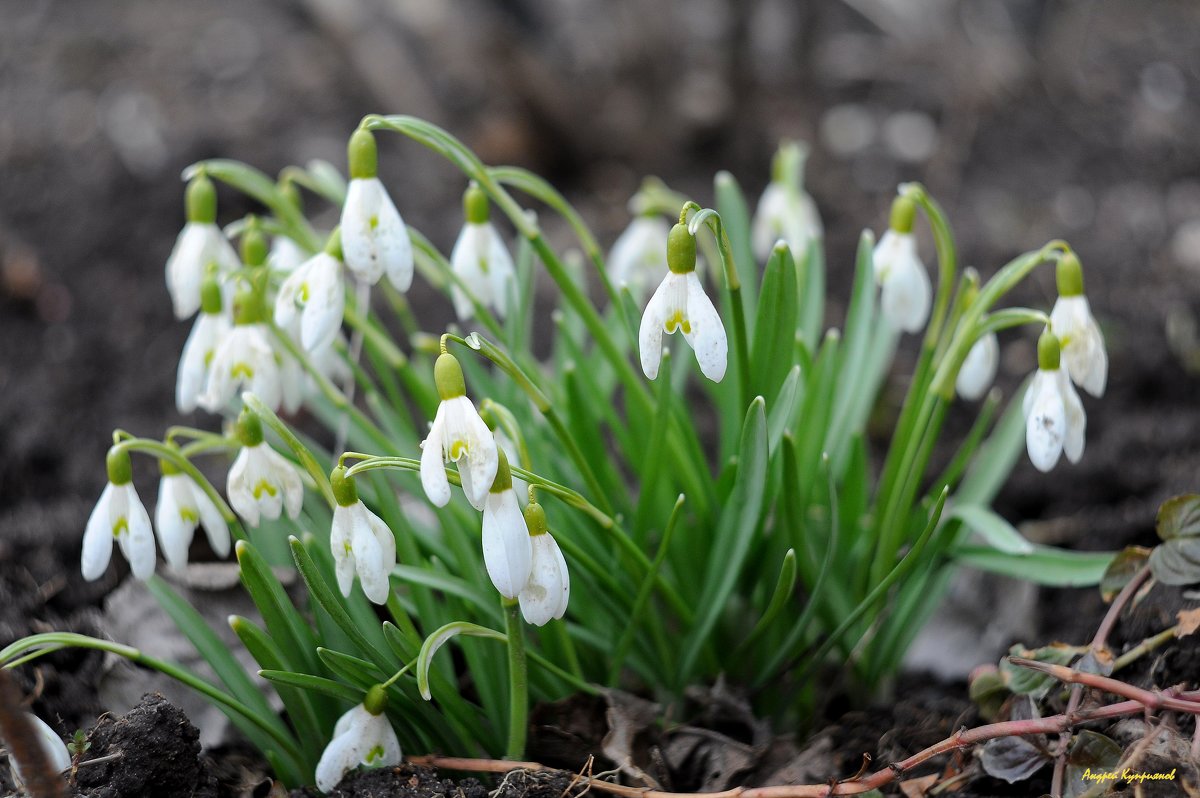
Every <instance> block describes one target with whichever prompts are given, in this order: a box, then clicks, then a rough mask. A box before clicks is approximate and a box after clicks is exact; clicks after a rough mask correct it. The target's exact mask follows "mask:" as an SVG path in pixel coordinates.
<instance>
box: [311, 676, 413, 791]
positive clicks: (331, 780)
mask: <svg viewBox="0 0 1200 798" xmlns="http://www.w3.org/2000/svg"><path fill="white" fill-rule="evenodd" d="M368 700H370V694H368ZM401 759H402V754H401V751H400V741H399V740H398V739H397V738H396V732H395V730H394V729H393V728H392V726H391V724H390V723H388V719H387V716H386V715H384V714H383V710H382V708H380V709H379V712H378V713H372V712H370V711H369V710H368V709H367V708H366V706H365V705H364V704H359V705H358V706H356V707H354V708H353V709H351V710H350V711H348V712H346V713H345V714H344V715H342V716H341V717H340V718H338V722H337V724H335V725H334V727H333V739H331V740H330V741H329V745H327V746H325V751H324V753H322V754H321V759H320V760H319V761H318V762H317V771H316V776H317V788H318V789H319V790H321V791H322V792H330V791H331V790H333V788H334V787H336V786H337V785H338V783H340V782H341V780H342V778H343V777H345V775H346V774H347V773H349V772H350V771H351V770H354V769H355V768H356V767H359V766H360V765H361V766H363V767H368V768H378V767H388V766H391V765H399V764H400V761H401Z"/></svg>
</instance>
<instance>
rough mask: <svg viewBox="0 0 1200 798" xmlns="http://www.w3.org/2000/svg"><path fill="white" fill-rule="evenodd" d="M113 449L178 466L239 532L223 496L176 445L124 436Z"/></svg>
mask: <svg viewBox="0 0 1200 798" xmlns="http://www.w3.org/2000/svg"><path fill="white" fill-rule="evenodd" d="M223 445H224V444H223ZM113 448H114V449H119V450H121V451H128V452H141V453H143V454H149V455H153V456H154V457H157V458H158V459H159V460H166V461H167V462H169V463H170V464H171V465H173V466H175V467H176V468H178V469H179V470H180V471H182V472H183V473H185V474H187V475H188V476H189V477H191V479H192V481H193V482H195V483H196V484H197V485H199V486H200V490H202V491H204V494H205V495H206V496H208V498H210V499H212V502H213V504H215V505H216V506H217V509H218V510H220V511H221V517H222V518H224V519H225V521H226V522H227V523H230V524H234V525H235V526H236V527H237V528H236V529H235V530H233V531H234V534H235V535H240V534H241V525H240V524H238V523H237V520H238V517H237V514H236V513H235V512H234V511H233V509H232V508H231V507H230V506H229V504H228V503H227V502H226V501H225V499H224V497H222V496H221V494H220V493H219V492H218V491H217V489H216V488H214V487H213V486H212V483H211V482H209V481H208V479H207V478H206V477H205V476H204V475H203V474H201V473H200V469H198V468H196V466H194V465H192V462H191V461H190V460H188V458H187V456H185V455H184V453H183V451H182V450H181V449H179V447H177V446H168V445H167V444H165V443H163V442H161V441H156V440H153V439H151V438H124V439H122V440H121V442H120V443H118V444H116V445H114V446H113Z"/></svg>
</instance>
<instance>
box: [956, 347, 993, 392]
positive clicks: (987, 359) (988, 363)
mask: <svg viewBox="0 0 1200 798" xmlns="http://www.w3.org/2000/svg"><path fill="white" fill-rule="evenodd" d="M999 363H1000V340H999V339H998V338H997V337H996V333H994V332H989V333H987V334H986V335H984V336H983V337H981V338H980V339H979V340H978V341H976V342H975V344H974V345H973V346H972V347H971V351H969V352H967V358H966V360H964V361H963V364H962V366H961V367H960V368H959V370H958V377H957V378H956V379H955V381H954V389H955V390H956V391H958V395H959V396H961V397H962V398H963V399H967V400H968V401H972V402H974V401H975V400H976V399H979V398H980V397H982V396H983V395H984V394H985V393H987V390H988V388H989V387H991V385H992V381H993V380H995V379H996V367H997V366H998V365H999Z"/></svg>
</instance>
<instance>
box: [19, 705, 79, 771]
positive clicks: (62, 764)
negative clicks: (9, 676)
mask: <svg viewBox="0 0 1200 798" xmlns="http://www.w3.org/2000/svg"><path fill="white" fill-rule="evenodd" d="M25 718H26V720H28V721H29V725H30V726H32V727H33V735H34V739H35V740H37V742H38V745H40V746H41V747H42V752H43V753H45V755H46V762H47V764H49V765H50V770H51V771H53V772H54V773H62V772H63V771H64V770H67V769H68V768H69V767H71V752H70V751H69V750H67V746H66V744H65V743H64V742H63V741H62V738H61V737H59V736H58V732H56V731H54V729H52V728H50V724H48V723H46V721H44V720H42V719H41V718H39V717H38V716H37V715H34V714H33V713H31V712H27V713H25ZM8 761H9V764H10V765H11V768H10V770H11V771H12V775H13V781H14V782H16V785H15V786H16V787H17V788H18V789H20V788H23V787H24V786H25V778H24V777H23V776H22V775H21V768H20V767H18V766H17V760H16V758H14V757H13V756H12V755H11V754H9V757H8Z"/></svg>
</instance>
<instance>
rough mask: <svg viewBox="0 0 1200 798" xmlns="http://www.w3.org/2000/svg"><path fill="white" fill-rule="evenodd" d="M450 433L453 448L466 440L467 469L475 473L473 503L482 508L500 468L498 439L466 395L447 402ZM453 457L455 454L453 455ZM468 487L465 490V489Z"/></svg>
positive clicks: (448, 442) (472, 480) (448, 441)
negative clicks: (456, 443)
mask: <svg viewBox="0 0 1200 798" xmlns="http://www.w3.org/2000/svg"><path fill="white" fill-rule="evenodd" d="M443 404H445V405H446V407H447V411H446V432H445V440H446V443H447V446H448V447H449V448H451V449H452V448H453V446H454V442H455V441H462V443H463V444H465V446H466V467H467V469H468V470H470V472H471V476H470V483H469V485H468V486H467V487H469V488H470V490H471V492H472V496H470V497H468V498H470V499H471V504H472V505H474V506H476V507H478V506H479V505H481V504H482V503H483V499H484V496H485V495H486V494H487V492H488V491H489V490H490V489H491V487H492V482H494V481H495V479H496V469H497V468H498V467H499V463H500V455H499V454H498V453H497V449H496V438H495V436H494V435H492V431H491V430H490V429H488V425H487V424H485V423H484V421H483V419H482V418H480V417H479V412H478V411H477V410H476V409H475V405H473V404H471V400H470V399H468V398H467V397H465V396H456V397H454V398H453V399H448V400H446V401H445V402H444V403H443ZM451 456H453V452H451ZM458 466H459V474H460V476H461V474H462V471H463V461H462V460H461V459H460V460H459V461H458ZM465 489H466V488H464V490H465Z"/></svg>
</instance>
